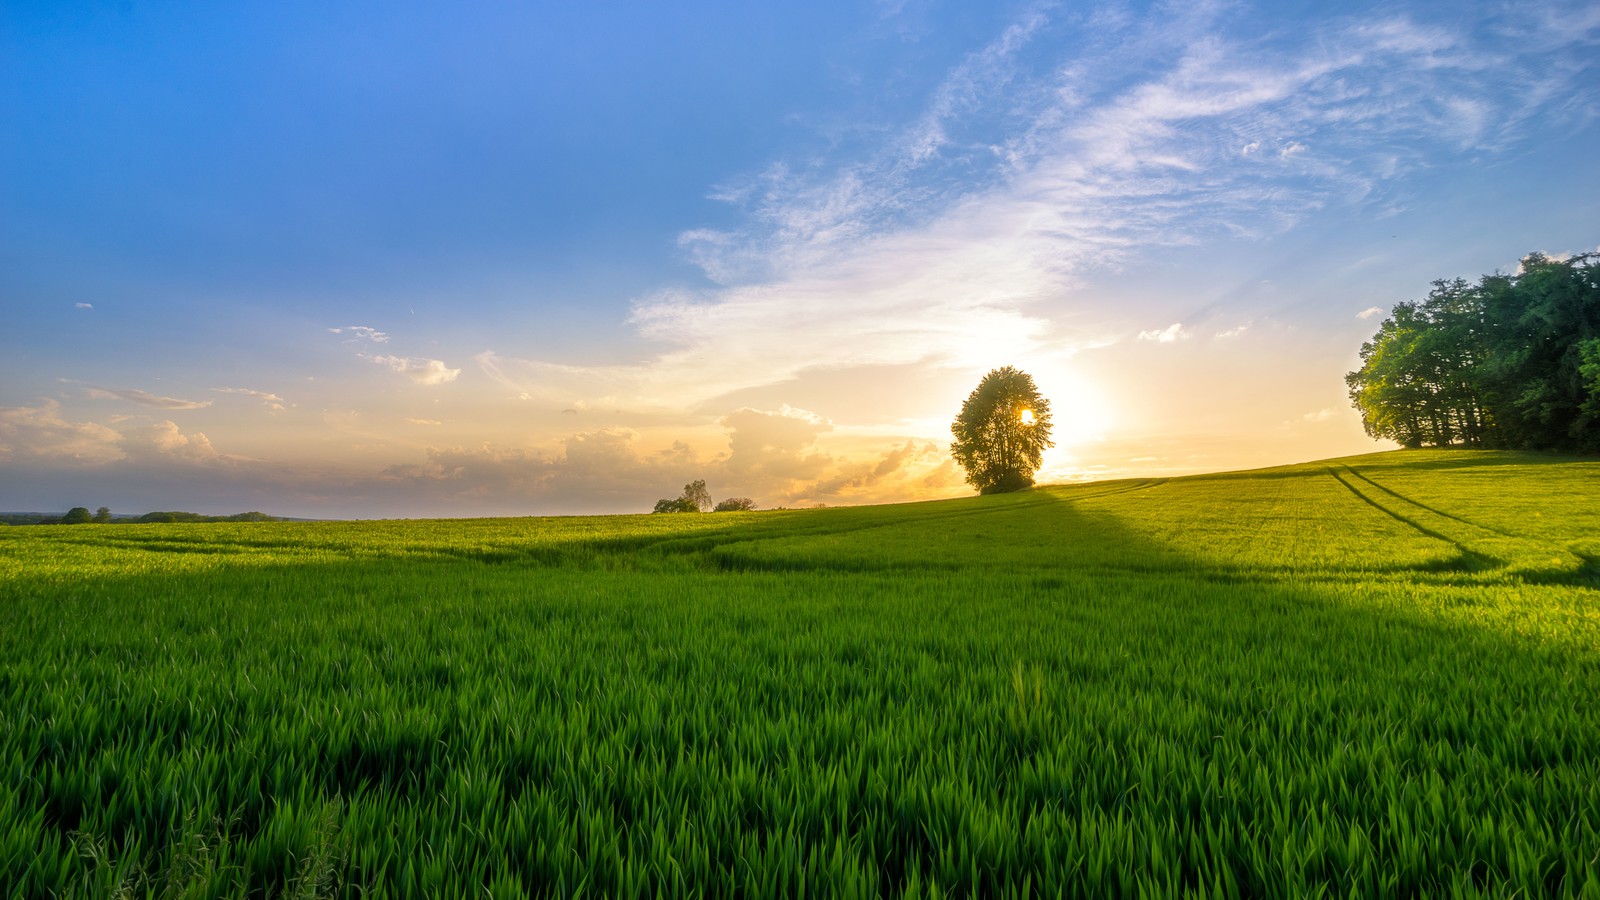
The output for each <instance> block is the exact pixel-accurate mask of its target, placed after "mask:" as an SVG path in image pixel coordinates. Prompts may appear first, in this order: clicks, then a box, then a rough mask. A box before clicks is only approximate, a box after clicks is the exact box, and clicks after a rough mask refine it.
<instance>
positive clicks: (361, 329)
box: [328, 325, 389, 344]
mask: <svg viewBox="0 0 1600 900" xmlns="http://www.w3.org/2000/svg"><path fill="white" fill-rule="evenodd" d="M328 333H329V334H348V335H351V337H350V341H361V340H365V341H371V342H372V343H374V344H387V343H389V336H388V335H387V334H384V333H383V332H381V331H379V330H378V329H376V328H372V327H370V326H367V325H346V326H344V327H343V328H329V329H328Z"/></svg>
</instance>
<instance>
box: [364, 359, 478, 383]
mask: <svg viewBox="0 0 1600 900" xmlns="http://www.w3.org/2000/svg"><path fill="white" fill-rule="evenodd" d="M361 358H362V359H366V360H370V361H372V362H375V363H377V364H378V365H380V366H384V367H386V368H389V369H392V370H394V371H396V372H399V373H400V374H402V375H404V376H406V377H407V378H410V379H411V380H412V381H415V382H416V383H417V384H425V385H436V384H445V383H447V382H451V381H455V380H456V376H458V375H460V374H461V370H460V369H452V368H450V367H449V366H447V365H445V364H444V361H443V360H438V359H420V358H419V359H413V358H411V357H407V356H368V355H367V354H365V353H363V354H361Z"/></svg>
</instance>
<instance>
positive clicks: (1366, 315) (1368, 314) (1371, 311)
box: [1356, 306, 1383, 319]
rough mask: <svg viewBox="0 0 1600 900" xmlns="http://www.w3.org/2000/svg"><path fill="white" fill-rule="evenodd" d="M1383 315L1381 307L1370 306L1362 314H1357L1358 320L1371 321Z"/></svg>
mask: <svg viewBox="0 0 1600 900" xmlns="http://www.w3.org/2000/svg"><path fill="white" fill-rule="evenodd" d="M1381 315H1383V307H1381V306H1369V307H1367V308H1366V309H1363V310H1362V311H1361V312H1358V313H1356V318H1358V319H1370V318H1372V317H1373V316H1381Z"/></svg>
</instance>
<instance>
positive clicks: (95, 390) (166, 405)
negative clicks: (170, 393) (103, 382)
mask: <svg viewBox="0 0 1600 900" xmlns="http://www.w3.org/2000/svg"><path fill="white" fill-rule="evenodd" d="M87 393H88V395H89V396H91V397H94V398H95V399H97V400H127V401H129V402H132V403H138V404H140V405H141V406H153V407H155V408H156V409H205V408H206V407H208V406H210V405H211V401H210V400H180V399H178V398H176V397H162V396H159V395H157V394H152V393H150V392H148V391H141V390H135V389H132V388H103V387H91V388H88V389H87Z"/></svg>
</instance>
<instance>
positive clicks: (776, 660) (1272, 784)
mask: <svg viewBox="0 0 1600 900" xmlns="http://www.w3.org/2000/svg"><path fill="white" fill-rule="evenodd" d="M1597 499H1600V461H1596V460H1594V459H1564V458H1557V457H1551V456H1547V455H1530V454H1515V453H1495V452H1468V451H1405V452H1396V453H1383V454H1373V455H1368V456H1360V457H1351V458H1347V459H1339V460H1329V461H1326V462H1320V463H1315V464H1306V465H1300V466H1290V467H1283V468H1275V469H1264V470H1259V471H1252V472H1240V473H1229V474H1222V475H1210V476H1198V477H1190V478H1177V479H1156V480H1139V481H1119V482H1102V483H1096V484H1087V485H1078V486H1070V487H1050V488H1042V489H1038V490H1034V491H1031V492H1027V493H1024V494H1014V495H1001V496H991V497H982V498H971V499H964V500H953V501H945V502H938V503H923V504H910V505H901V506H879V507H859V508H844V509H828V510H813V511H783V512H760V513H719V514H715V515H705V516H689V515H680V516H620V517H602V518H563V519H496V520H454V521H398V522H370V523H249V524H204V525H136V526H117V527H96V526H89V527H78V528H60V529H6V530H0V704H3V706H0V708H3V709H4V710H5V718H4V722H3V724H0V766H3V767H4V770H5V777H4V778H0V885H14V886H16V887H14V888H13V889H12V891H13V893H12V894H11V896H45V895H48V894H49V893H50V892H52V891H56V892H63V893H69V894H70V893H78V894H82V895H95V896H105V895H108V894H109V893H112V892H114V891H115V890H117V889H119V888H129V889H131V890H133V891H136V892H138V893H141V894H143V893H149V894H153V895H156V896H164V895H171V896H177V895H179V894H183V895H184V896H234V895H238V894H241V893H245V892H249V893H251V894H253V895H274V896H276V895H280V894H282V895H287V894H295V895H302V894H304V895H315V894H322V895H333V896H352V897H353V896H365V895H369V894H372V893H388V894H390V895H399V894H406V893H409V894H411V895H424V894H426V895H433V896H465V895H468V894H472V895H477V896H482V895H484V894H485V892H486V891H487V892H488V893H489V894H490V895H492V896H521V895H523V894H524V893H536V894H537V893H542V894H553V895H570V894H574V893H580V892H581V893H587V894H591V895H596V896H601V895H604V896H639V895H644V894H650V895H654V894H656V893H658V892H666V893H669V894H679V893H686V892H693V891H695V890H700V891H703V892H704V893H707V894H710V895H726V894H731V893H746V894H754V895H772V894H783V893H787V894H795V893H804V892H810V893H818V894H824V895H844V896H850V895H864V896H870V895H877V894H905V895H911V896H922V895H934V894H947V895H962V896H984V897H993V896H1024V895H1034V894H1045V895H1052V896H1053V895H1055V894H1057V893H1058V892H1059V893H1065V894H1067V895H1088V896H1104V895H1127V896H1133V895H1136V894H1139V893H1141V892H1142V893H1145V894H1150V895H1155V896H1160V895H1173V894H1183V893H1207V894H1213V893H1215V894H1221V895H1225V896H1226V895H1264V896H1305V895H1308V894H1312V893H1317V892H1327V893H1337V894H1341V895H1360V896H1399V895H1407V896H1410V895H1415V894H1417V893H1419V892H1422V893H1430V894H1460V895H1473V894H1480V893H1481V894H1487V895H1496V896H1503V895H1506V894H1510V893H1513V892H1519V891H1520V892H1521V893H1523V894H1524V895H1528V896H1574V897H1576V896H1585V897H1589V896H1600V874H1597V872H1600V864H1597V863H1596V859H1597V858H1600V705H1597V704H1596V703H1595V697H1597V696H1600V566H1597V560H1600V502H1597ZM185 891H188V892H190V893H183V892H185Z"/></svg>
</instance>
